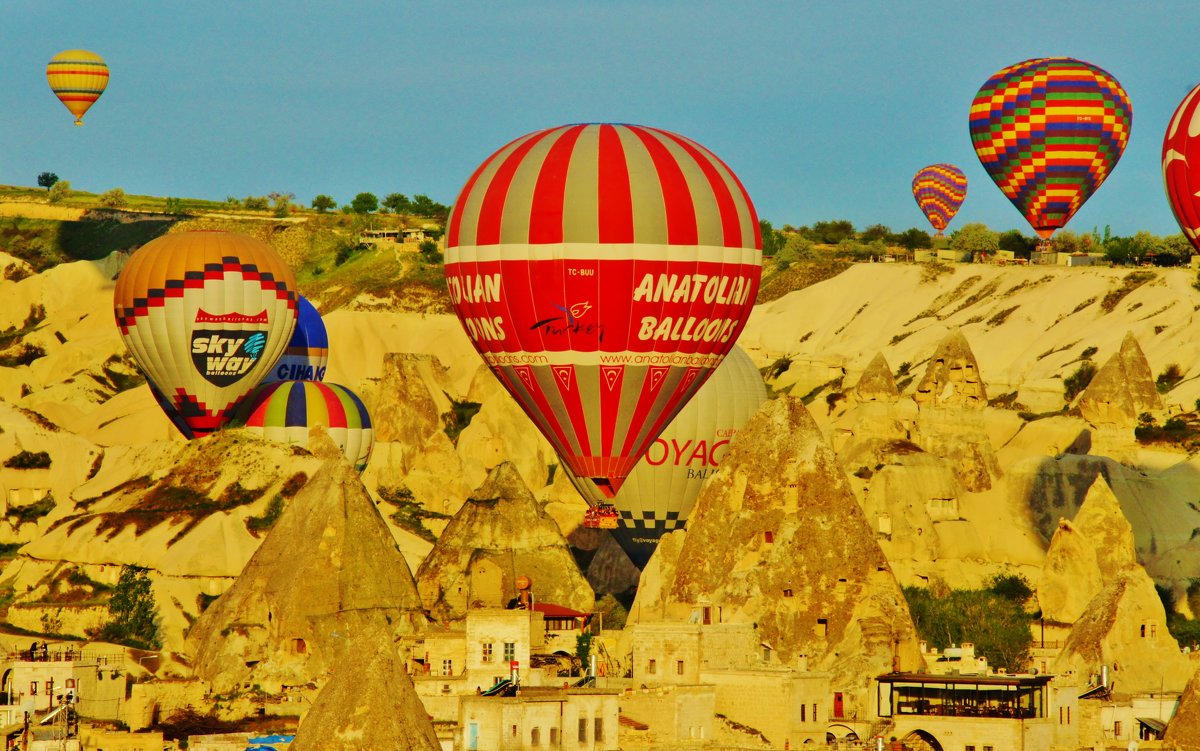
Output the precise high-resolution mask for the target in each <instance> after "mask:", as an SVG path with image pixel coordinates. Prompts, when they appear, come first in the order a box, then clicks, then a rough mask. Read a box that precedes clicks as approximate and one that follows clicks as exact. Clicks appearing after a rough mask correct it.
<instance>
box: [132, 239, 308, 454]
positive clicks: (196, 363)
mask: <svg viewBox="0 0 1200 751" xmlns="http://www.w3.org/2000/svg"><path fill="white" fill-rule="evenodd" d="M296 296H297V293H296V282H295V279H293V277H292V272H291V270H290V269H288V267H287V265H286V264H285V263H284V262H283V260H282V259H281V258H280V257H279V256H278V255H276V253H275V251H274V250H272V249H271V247H270V246H269V245H267V244H266V243H264V242H262V241H260V240H256V239H254V238H252V237H247V236H246V235H241V234H238V233H235V232H180V233H176V234H169V235H163V236H162V237H159V238H156V239H154V240H151V241H150V242H148V243H146V244H145V245H143V246H142V247H141V248H140V249H139V250H138V251H137V252H136V253H134V254H133V256H132V257H131V258H130V259H129V261H128V262H127V263H126V264H125V268H124V269H122V270H121V275H120V277H118V278H117V285H116V290H115V292H114V306H115V312H116V318H117V326H118V328H119V329H120V330H121V338H122V339H123V340H124V341H125V346H126V347H128V348H129V351H130V353H131V354H132V355H133V357H134V359H135V360H137V362H138V365H140V366H141V368H142V370H143V371H144V372H145V373H146V376H147V377H148V378H149V380H150V383H151V390H152V391H153V392H154V396H155V398H156V399H157V400H158V402H159V404H160V405H161V406H162V407H163V409H164V410H165V411H166V412H167V416H168V417H170V418H171V421H172V422H173V423H174V424H175V427H177V428H179V430H180V432H182V433H183V434H184V435H185V436H186V437H188V438H198V437H201V436H204V435H207V434H209V433H211V432H213V431H214V430H217V429H218V428H220V427H221V426H222V425H223V424H224V423H225V422H226V421H227V420H228V419H229V418H230V417H232V416H233V413H234V411H235V410H236V409H237V406H238V404H239V403H240V402H241V400H242V398H243V397H245V395H246V394H247V393H248V392H249V391H250V390H251V389H252V388H254V386H256V385H257V384H258V383H259V381H261V380H262V378H263V376H264V375H266V373H267V372H268V371H269V370H270V369H271V367H272V366H273V365H274V364H275V361H276V360H278V359H279V356H280V355H281V354H282V353H283V350H284V347H285V346H286V345H287V342H288V339H289V338H291V336H292V329H293V328H294V327H295V325H296Z"/></svg>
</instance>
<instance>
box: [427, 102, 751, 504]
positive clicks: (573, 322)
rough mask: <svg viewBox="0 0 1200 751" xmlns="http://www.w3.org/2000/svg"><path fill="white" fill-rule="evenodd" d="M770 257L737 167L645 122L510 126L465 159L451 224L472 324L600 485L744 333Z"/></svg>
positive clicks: (609, 490)
mask: <svg viewBox="0 0 1200 751" xmlns="http://www.w3.org/2000/svg"><path fill="white" fill-rule="evenodd" d="M761 261H762V239H761V236H760V234H759V227H758V217H757V216H756V215H755V212H754V206H753V205H752V204H751V202H750V198H749V196H748V195H747V194H746V191H745V189H744V188H743V187H742V185H741V183H740V182H739V181H738V179H737V177H736V176H735V175H734V174H733V172H732V171H731V170H730V169H729V168H728V167H727V166H725V164H724V163H723V162H721V161H720V160H719V159H718V158H717V157H716V156H714V155H713V154H712V153H711V152H710V151H708V150H707V149H705V148H704V147H703V146H700V145H699V144H697V143H696V142H694V141H691V140H689V139H687V138H684V137H682V136H679V135H676V134H674V133H669V132H667V131H663V130H659V129H656V128H648V127H643V126H634V125H612V124H581V125H564V126H561V127H557V128H549V129H546V130H541V131H537V132H535V133H530V134H528V135H525V136H522V137H520V138H518V139H516V140H515V141H513V142H512V143H510V144H508V145H507V146H505V147H503V148H501V149H500V150H499V151H497V152H496V153H495V154H493V155H492V156H491V157H489V158H488V159H487V160H486V161H484V163H483V164H482V165H480V166H479V168H478V169H477V170H475V173H474V174H473V175H471V177H470V179H469V180H468V181H467V183H466V185H465V187H463V189H462V192H461V193H460V194H459V196H458V200H457V201H455V204H454V208H453V210H452V211H451V215H450V221H449V223H448V224H447V227H446V282H447V285H448V288H449V292H450V298H451V301H452V302H453V304H454V307H455V310H456V312H457V313H458V315H459V318H460V319H461V321H462V324H463V328H464V329H465V330H466V332H467V335H468V336H469V337H470V339H471V342H472V343H473V344H474V345H475V348H476V349H477V350H478V351H479V353H480V355H482V357H483V359H484V361H485V362H486V363H487V364H488V365H489V366H490V367H491V369H492V372H494V373H495V374H496V376H497V377H498V378H499V380H500V381H501V383H503V384H504V386H505V387H506V388H507V389H508V390H509V391H510V392H511V393H512V394H513V396H514V397H515V398H516V400H517V401H518V402H519V403H520V404H521V406H522V407H523V408H524V410H525V411H526V413H528V414H529V416H530V417H531V418H532V419H533V421H534V422H535V423H536V424H537V426H538V427H539V429H540V430H541V431H542V433H543V434H544V435H545V436H546V438H547V439H548V440H549V441H550V443H551V444H552V445H553V446H554V448H555V450H556V451H557V452H558V455H559V457H560V458H561V459H562V461H563V462H564V463H565V464H566V466H568V467H570V469H571V470H572V471H573V472H574V473H575V474H576V475H578V476H579V477H582V478H586V479H587V480H588V481H589V483H588V486H589V487H590V488H591V489H592V493H591V500H593V501H599V500H603V499H606V498H612V497H613V496H614V495H615V494H616V492H617V491H618V490H619V489H620V487H621V484H622V483H623V482H624V479H625V477H626V476H627V475H628V474H629V472H630V471H631V470H632V469H633V465H634V464H635V463H636V462H637V460H638V459H639V458H640V457H641V456H642V454H643V453H645V450H646V448H647V447H649V446H650V444H651V443H653V442H654V439H655V438H656V437H657V436H658V434H659V433H660V432H662V429H663V428H664V427H665V426H666V425H667V423H669V422H670V421H671V418H672V417H674V416H675V414H676V413H677V412H678V411H679V410H680V409H682V407H683V405H684V404H685V403H686V402H687V400H688V399H689V398H690V397H691V395H692V394H694V393H695V392H696V390H697V389H698V388H700V386H701V385H702V384H703V383H704V381H705V380H706V379H707V378H708V376H709V374H711V373H712V371H713V369H715V368H716V367H717V366H718V365H719V364H720V363H721V360H722V359H723V358H724V357H725V353H726V352H728V351H729V349H730V348H731V347H732V346H733V344H734V342H735V341H737V338H738V335H739V334H740V333H741V330H742V327H743V325H744V324H745V321H746V317H747V316H748V315H749V313H750V309H751V307H752V306H753V304H754V299H755V296H756V294H757V292H758V283H759V272H760V267H761Z"/></svg>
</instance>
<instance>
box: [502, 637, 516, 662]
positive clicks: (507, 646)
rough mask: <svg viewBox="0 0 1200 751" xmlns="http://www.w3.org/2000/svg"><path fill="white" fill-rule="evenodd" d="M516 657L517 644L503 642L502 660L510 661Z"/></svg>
mask: <svg viewBox="0 0 1200 751" xmlns="http://www.w3.org/2000/svg"><path fill="white" fill-rule="evenodd" d="M515 659H517V645H516V643H515V642H511V641H506V642H504V661H505V662H512V661H513V660H515Z"/></svg>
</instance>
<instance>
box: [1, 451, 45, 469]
mask: <svg viewBox="0 0 1200 751" xmlns="http://www.w3.org/2000/svg"><path fill="white" fill-rule="evenodd" d="M4 466H6V467H8V468H9V469H46V468H47V467H49V466H50V454H49V453H47V452H45V451H22V452H21V453H19V454H15V455H13V456H10V457H9V458H8V461H6V462H4Z"/></svg>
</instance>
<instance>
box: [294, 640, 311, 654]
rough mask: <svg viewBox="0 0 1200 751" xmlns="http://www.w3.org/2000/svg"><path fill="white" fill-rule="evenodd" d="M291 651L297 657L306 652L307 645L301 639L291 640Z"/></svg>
mask: <svg viewBox="0 0 1200 751" xmlns="http://www.w3.org/2000/svg"><path fill="white" fill-rule="evenodd" d="M292 651H293V652H295V653H296V654H298V655H302V654H304V653H306V652H307V651H308V645H307V644H305V643H304V640H303V639H292Z"/></svg>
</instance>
